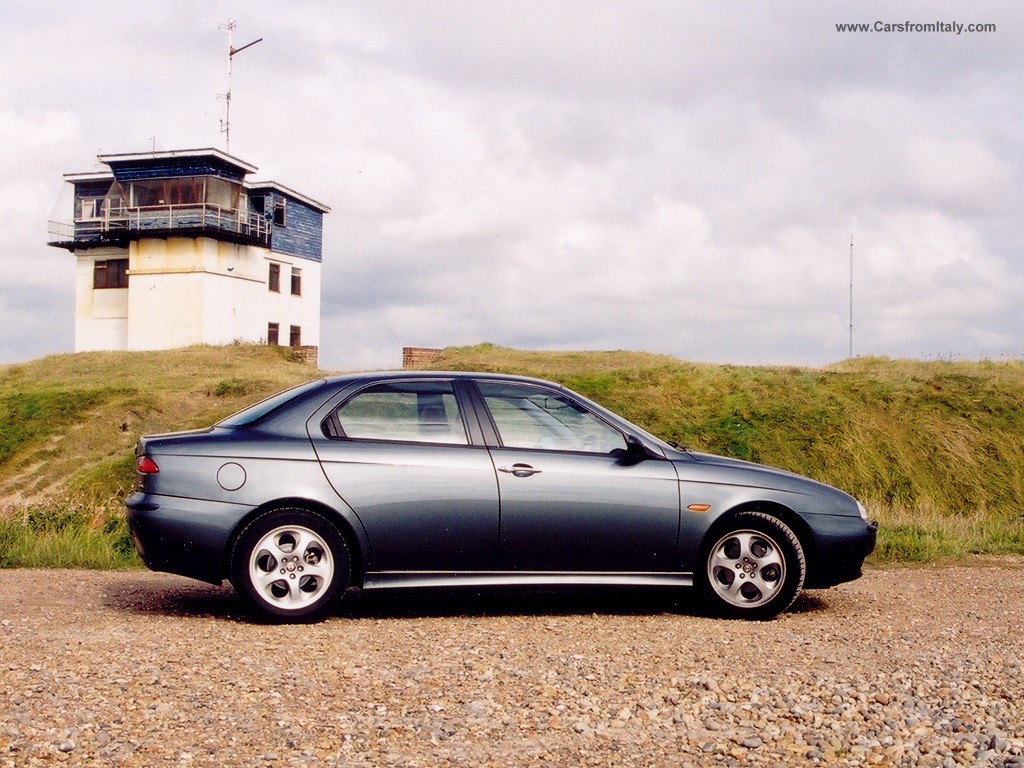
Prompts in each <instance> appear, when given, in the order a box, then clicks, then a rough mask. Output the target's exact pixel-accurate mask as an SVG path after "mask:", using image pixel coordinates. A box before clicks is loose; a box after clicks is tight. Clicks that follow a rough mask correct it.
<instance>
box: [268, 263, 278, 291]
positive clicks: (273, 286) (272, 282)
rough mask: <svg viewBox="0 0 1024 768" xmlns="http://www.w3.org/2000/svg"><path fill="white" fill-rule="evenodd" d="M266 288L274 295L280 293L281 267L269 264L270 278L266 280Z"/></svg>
mask: <svg viewBox="0 0 1024 768" xmlns="http://www.w3.org/2000/svg"><path fill="white" fill-rule="evenodd" d="M267 287H268V288H270V290H272V291H273V292H274V293H280V292H281V265H280V264H274V263H273V262H271V264H270V276H269V277H268V278H267Z"/></svg>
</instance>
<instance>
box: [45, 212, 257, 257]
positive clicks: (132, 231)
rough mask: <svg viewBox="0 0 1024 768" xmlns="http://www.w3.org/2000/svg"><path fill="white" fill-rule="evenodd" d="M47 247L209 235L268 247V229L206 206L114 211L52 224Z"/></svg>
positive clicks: (248, 216)
mask: <svg viewBox="0 0 1024 768" xmlns="http://www.w3.org/2000/svg"><path fill="white" fill-rule="evenodd" d="M49 232H50V244H51V245H58V246H64V247H74V246H76V245H77V246H80V245H101V244H105V243H115V242H122V241H127V240H137V239H139V238H140V237H146V236H152V237H167V236H170V235H174V234H179V235H203V234H206V235H210V236H212V237H215V238H216V237H218V236H220V237H226V238H227V239H231V240H238V241H240V242H248V243H263V244H265V243H267V242H269V240H270V227H269V225H268V223H267V220H266V219H265V218H264V216H263V214H261V213H246V212H242V211H238V210H235V209H233V208H222V207H221V206H219V205H210V204H207V203H187V204H180V205H146V206H133V207H122V208H114V209H112V210H110V211H108V212H106V214H105V215H104V216H102V217H97V218H79V219H75V220H74V221H51V222H50V226H49Z"/></svg>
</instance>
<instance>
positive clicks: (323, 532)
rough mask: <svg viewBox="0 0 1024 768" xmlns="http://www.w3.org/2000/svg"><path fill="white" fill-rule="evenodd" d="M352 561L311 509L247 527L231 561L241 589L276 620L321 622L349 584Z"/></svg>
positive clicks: (275, 514) (272, 515)
mask: <svg viewBox="0 0 1024 768" xmlns="http://www.w3.org/2000/svg"><path fill="white" fill-rule="evenodd" d="M350 573H351V558H350V556H349V551H348V546H347V545H346V543H345V539H344V537H343V536H342V535H341V533H339V532H338V529H337V528H336V527H335V526H334V525H332V524H331V522H330V521H329V520H327V519H326V518H324V517H323V516H322V515H319V514H317V513H316V512H312V511H310V510H307V509H298V508H292V509H278V510H274V511H271V512H267V513H265V514H263V515H261V516H259V517H257V518H256V519H255V520H253V521H252V522H250V523H249V525H248V526H246V528H245V530H243V531H242V534H241V535H240V536H239V537H238V540H237V542H236V543H235V548H234V550H233V552H232V557H231V582H232V584H234V587H235V591H237V592H238V594H239V596H240V597H241V598H242V599H243V600H244V601H245V602H246V604H247V605H248V606H249V607H250V608H251V609H253V610H254V611H255V612H256V613H257V614H259V615H260V616H261V617H263V618H267V619H270V620H272V621H313V620H316V619H321V618H323V617H324V615H325V614H326V613H327V612H328V611H330V610H331V608H332V607H334V605H335V604H336V603H337V601H338V598H339V596H340V595H341V594H343V593H344V591H345V588H346V587H347V586H348V582H349V576H350Z"/></svg>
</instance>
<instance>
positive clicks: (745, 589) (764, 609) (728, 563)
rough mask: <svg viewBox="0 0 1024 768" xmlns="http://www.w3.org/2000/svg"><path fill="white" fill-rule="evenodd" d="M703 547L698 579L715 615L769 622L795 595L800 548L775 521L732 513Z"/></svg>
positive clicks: (800, 576) (802, 563)
mask: <svg viewBox="0 0 1024 768" xmlns="http://www.w3.org/2000/svg"><path fill="white" fill-rule="evenodd" d="M707 543H708V546H706V547H705V548H704V549H703V551H702V558H701V563H702V566H701V568H700V569H699V571H698V579H699V583H700V586H701V587H702V591H703V592H704V594H705V596H706V598H707V599H708V600H709V601H710V602H711V604H712V606H713V607H714V608H715V609H716V610H717V611H718V612H720V613H723V614H726V615H729V616H733V617H737V618H747V619H769V618H771V617H773V616H775V615H777V614H778V613H781V612H782V611H784V610H786V608H788V607H789V606H790V605H792V604H793V601H794V600H796V597H797V595H799V594H800V590H801V589H802V588H803V585H804V577H805V576H806V572H807V564H806V559H805V557H804V551H803V547H802V546H801V545H800V540H799V539H798V538H797V536H796V534H794V533H793V531H792V530H791V529H790V528H789V526H787V525H786V524H785V523H783V522H782V521H781V520H779V519H778V518H776V517H773V516H771V515H767V514H765V513H763V512H741V513H738V514H736V515H733V516H732V517H731V518H729V520H728V521H727V523H726V524H725V525H723V526H720V527H717V528H716V529H715V530H714V531H712V533H711V534H710V536H709V538H708V542H707Z"/></svg>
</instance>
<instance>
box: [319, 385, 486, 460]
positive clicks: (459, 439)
mask: <svg viewBox="0 0 1024 768" xmlns="http://www.w3.org/2000/svg"><path fill="white" fill-rule="evenodd" d="M331 420H332V421H333V422H334V424H333V427H334V429H333V430H331V433H332V435H333V436H336V437H347V438H350V439H356V440H392V441H401V442H412V443H450V444H454V445H467V444H468V442H469V441H468V440H467V438H466V427H465V425H464V424H463V422H462V414H461V413H460V412H459V404H458V400H457V399H456V397H455V392H454V390H453V389H452V385H451V383H450V382H445V381H410V382H389V383H386V384H377V385H375V386H372V387H369V388H367V389H364V390H363V391H362V392H359V393H358V394H356V395H354V396H353V397H351V398H350V399H348V400H346V401H345V402H344V403H343V404H342V405H341V406H340V407H339V408H338V409H337V410H336V411H335V412H334V414H333V416H332V419H331Z"/></svg>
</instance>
